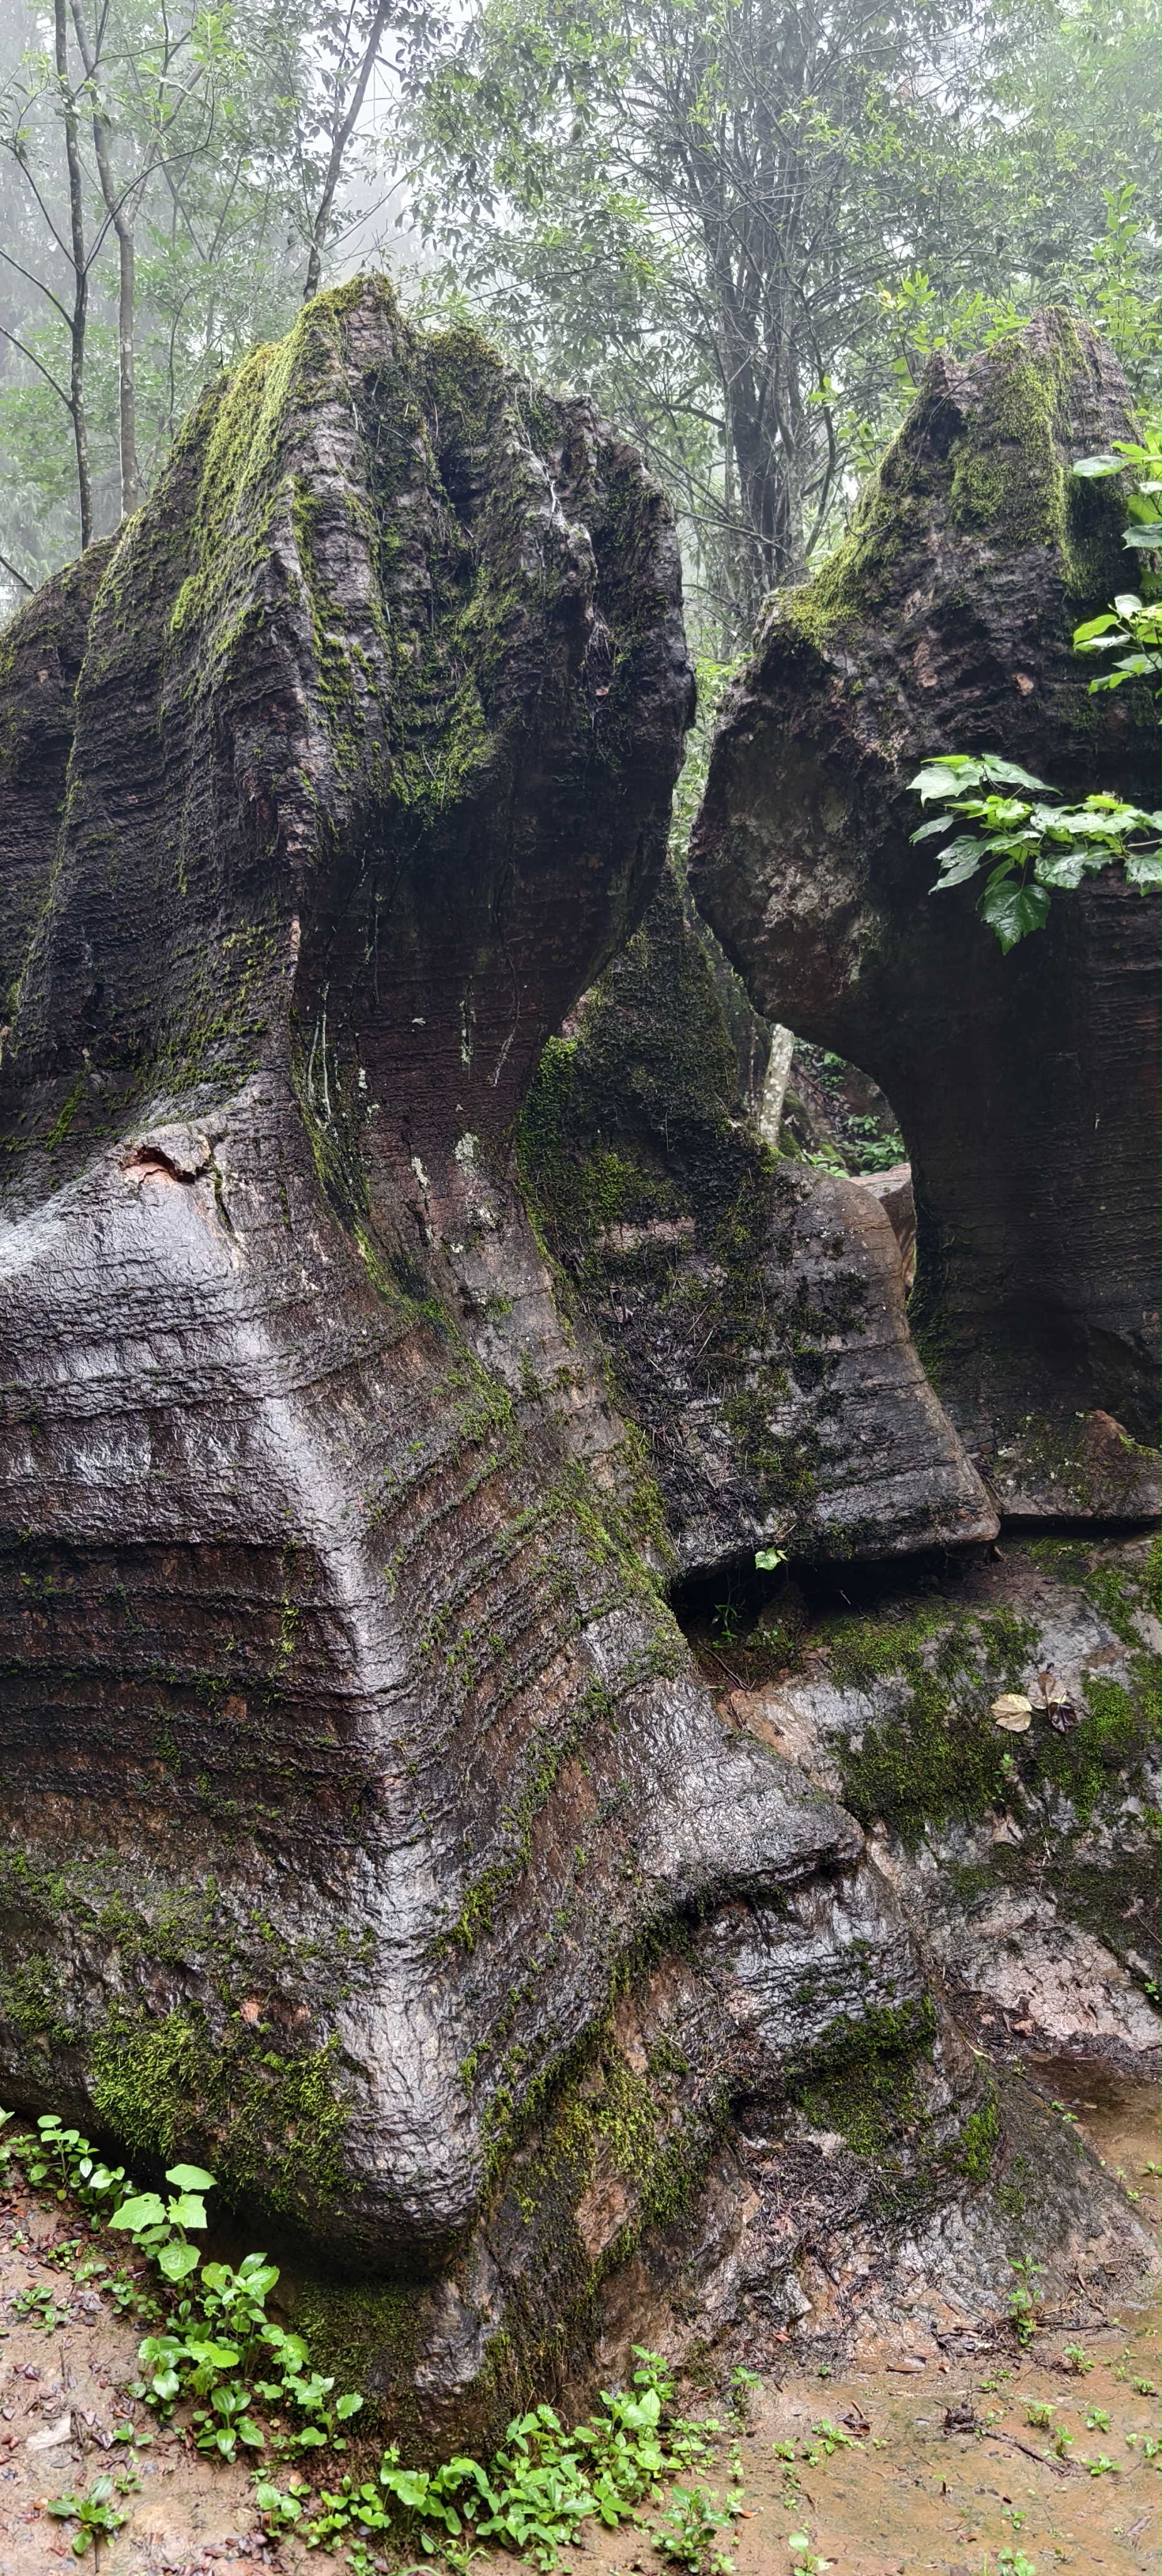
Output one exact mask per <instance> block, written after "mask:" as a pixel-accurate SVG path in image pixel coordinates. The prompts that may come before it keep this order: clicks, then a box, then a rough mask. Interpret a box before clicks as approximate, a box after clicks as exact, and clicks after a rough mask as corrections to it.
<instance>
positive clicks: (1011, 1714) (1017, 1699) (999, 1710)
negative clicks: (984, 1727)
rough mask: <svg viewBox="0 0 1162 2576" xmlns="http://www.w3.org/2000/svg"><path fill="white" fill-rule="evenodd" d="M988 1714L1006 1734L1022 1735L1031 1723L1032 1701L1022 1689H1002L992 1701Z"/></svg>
mask: <svg viewBox="0 0 1162 2576" xmlns="http://www.w3.org/2000/svg"><path fill="white" fill-rule="evenodd" d="M989 1715H990V1717H995V1719H996V1722H997V1725H998V1726H1003V1727H1004V1728H1005V1729H1006V1731H1007V1733H1008V1734H1010V1735H1024V1734H1025V1732H1026V1730H1027V1729H1028V1728H1029V1727H1030V1726H1031V1725H1032V1723H1033V1703H1032V1700H1029V1699H1026V1698H1025V1695H1024V1692H1023V1691H1002V1692H1001V1696H1000V1698H999V1699H995V1700H994V1701H993V1704H992V1707H991V1709H990V1711H989Z"/></svg>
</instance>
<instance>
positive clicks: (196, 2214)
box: [166, 2191, 206, 2227]
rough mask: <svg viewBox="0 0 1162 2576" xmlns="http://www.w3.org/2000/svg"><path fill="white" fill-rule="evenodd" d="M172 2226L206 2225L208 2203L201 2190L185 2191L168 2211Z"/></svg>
mask: <svg viewBox="0 0 1162 2576" xmlns="http://www.w3.org/2000/svg"><path fill="white" fill-rule="evenodd" d="M166 2216H167V2218H168V2220H169V2223H170V2226H171V2227H204V2226H205V2224H206V2204H205V2201H204V2200H203V2199H202V2196H201V2193H200V2192H193V2191H183V2192H182V2193H181V2194H180V2195H179V2197H178V2199H176V2200H171V2202H170V2204H169V2207H168V2209H167V2211H166Z"/></svg>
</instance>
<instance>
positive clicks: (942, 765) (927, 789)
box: [908, 756, 984, 805]
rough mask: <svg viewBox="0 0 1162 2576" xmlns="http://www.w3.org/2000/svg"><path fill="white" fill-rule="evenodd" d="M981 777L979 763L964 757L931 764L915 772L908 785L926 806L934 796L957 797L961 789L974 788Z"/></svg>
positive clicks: (981, 772)
mask: <svg viewBox="0 0 1162 2576" xmlns="http://www.w3.org/2000/svg"><path fill="white" fill-rule="evenodd" d="M983 775H984V772H983V770H982V769H981V767H980V764H979V762H978V761H975V760H969V759H968V758H967V756H965V758H963V759H960V758H956V759H949V760H944V761H937V762H933V763H932V765H931V767H929V768H927V769H919V770H917V772H916V775H915V777H914V778H910V779H909V780H908V785H909V788H910V789H911V790H912V792H913V794H914V795H916V796H919V797H920V799H921V801H922V802H923V803H924V804H925V805H928V804H930V803H931V801H932V798H933V797H934V796H956V795H958V794H959V792H960V790H961V788H962V787H972V786H974V785H975V784H976V781H977V780H978V779H979V778H982V777H983Z"/></svg>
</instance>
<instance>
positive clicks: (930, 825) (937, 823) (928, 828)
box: [910, 814, 952, 842]
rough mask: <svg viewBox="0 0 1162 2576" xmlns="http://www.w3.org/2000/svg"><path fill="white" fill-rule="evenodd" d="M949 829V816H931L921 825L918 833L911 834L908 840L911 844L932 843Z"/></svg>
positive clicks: (950, 827)
mask: <svg viewBox="0 0 1162 2576" xmlns="http://www.w3.org/2000/svg"><path fill="white" fill-rule="evenodd" d="M951 829H952V816H951V814H931V815H929V818H928V821H927V822H926V823H921V825H920V828H919V831H918V832H913V833H911V835H910V838H911V840H912V841H913V842H916V841H934V840H936V839H937V838H938V837H939V834H940V833H941V832H949V831H951Z"/></svg>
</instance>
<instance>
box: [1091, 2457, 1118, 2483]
mask: <svg viewBox="0 0 1162 2576" xmlns="http://www.w3.org/2000/svg"><path fill="white" fill-rule="evenodd" d="M1085 2466H1086V2468H1087V2469H1088V2470H1089V2474H1090V2476H1091V2478H1112V2477H1116V2476H1117V2474H1118V2464H1117V2461H1116V2460H1107V2458H1106V2455H1105V2452H1104V2451H1099V2453H1098V2456H1097V2458H1096V2460H1087V2461H1086V2462H1085Z"/></svg>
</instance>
